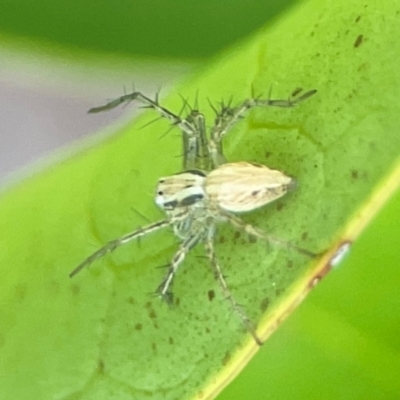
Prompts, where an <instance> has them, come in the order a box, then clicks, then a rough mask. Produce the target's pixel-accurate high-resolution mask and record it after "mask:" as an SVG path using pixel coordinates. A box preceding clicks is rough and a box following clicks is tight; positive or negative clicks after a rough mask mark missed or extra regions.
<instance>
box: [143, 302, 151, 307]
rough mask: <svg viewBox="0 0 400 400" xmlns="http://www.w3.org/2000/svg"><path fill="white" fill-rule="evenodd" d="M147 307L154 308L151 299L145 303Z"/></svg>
mask: <svg viewBox="0 0 400 400" xmlns="http://www.w3.org/2000/svg"><path fill="white" fill-rule="evenodd" d="M144 306H145V307H146V308H152V304H151V301H148V302H146V304H145V305H144Z"/></svg>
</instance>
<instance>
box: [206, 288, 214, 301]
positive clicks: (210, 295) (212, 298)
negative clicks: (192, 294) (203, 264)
mask: <svg viewBox="0 0 400 400" xmlns="http://www.w3.org/2000/svg"><path fill="white" fill-rule="evenodd" d="M207 294H208V300H209V301H213V300H214V297H215V292H214V290H209V291H208V293H207Z"/></svg>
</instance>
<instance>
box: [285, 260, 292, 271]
mask: <svg viewBox="0 0 400 400" xmlns="http://www.w3.org/2000/svg"><path fill="white" fill-rule="evenodd" d="M286 267H287V268H289V269H291V268H293V260H287V263H286Z"/></svg>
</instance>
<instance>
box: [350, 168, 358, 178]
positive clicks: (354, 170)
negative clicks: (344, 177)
mask: <svg viewBox="0 0 400 400" xmlns="http://www.w3.org/2000/svg"><path fill="white" fill-rule="evenodd" d="M351 177H352V178H353V179H358V171H357V170H356V169H353V170H352V171H351Z"/></svg>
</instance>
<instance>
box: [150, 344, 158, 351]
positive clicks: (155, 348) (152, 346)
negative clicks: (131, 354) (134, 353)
mask: <svg viewBox="0 0 400 400" xmlns="http://www.w3.org/2000/svg"><path fill="white" fill-rule="evenodd" d="M151 348H152V350H153V351H154V352H156V351H157V343H154V342H153V343H152V344H151Z"/></svg>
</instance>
